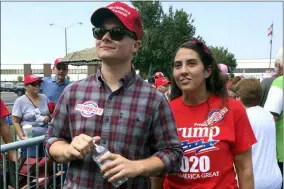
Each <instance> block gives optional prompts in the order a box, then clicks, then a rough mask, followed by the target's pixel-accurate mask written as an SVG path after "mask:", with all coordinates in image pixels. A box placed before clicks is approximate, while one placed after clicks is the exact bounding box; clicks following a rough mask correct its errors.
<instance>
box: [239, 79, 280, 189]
mask: <svg viewBox="0 0 284 189" xmlns="http://www.w3.org/2000/svg"><path fill="white" fill-rule="evenodd" d="M235 92H236V95H237V100H240V101H241V102H242V103H243V105H244V106H245V107H246V111H247V115H248V118H249V121H250V124H251V126H252V129H253V131H254V134H255V137H256V139H257V143H256V144H254V145H253V146H252V161H253V173H254V186H255V189H280V188H281V185H282V175H281V171H280V168H279V167H278V164H277V155H276V128H275V121H274V119H273V116H272V114H271V113H270V112H269V111H267V110H265V109H263V108H262V107H261V106H259V102H260V100H261V97H262V88H261V85H260V82H259V80H258V79H254V78H249V79H242V80H241V81H240V82H239V83H238V84H237V85H236V86H235Z"/></svg>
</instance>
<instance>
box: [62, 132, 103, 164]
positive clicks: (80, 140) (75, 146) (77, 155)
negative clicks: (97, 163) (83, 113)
mask: <svg viewBox="0 0 284 189" xmlns="http://www.w3.org/2000/svg"><path fill="white" fill-rule="evenodd" d="M99 140H100V137H98V136H96V137H90V136H88V135H85V134H80V135H79V136H76V137H74V139H73V141H72V142H71V144H70V145H69V147H68V148H67V149H66V151H65V152H64V156H65V157H66V158H67V159H69V160H76V159H83V158H84V156H85V155H86V154H88V153H89V152H91V151H92V149H93V147H94V145H93V142H97V141H99Z"/></svg>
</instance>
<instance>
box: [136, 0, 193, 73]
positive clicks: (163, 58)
mask: <svg viewBox="0 0 284 189" xmlns="http://www.w3.org/2000/svg"><path fill="white" fill-rule="evenodd" d="M132 4H133V6H134V7H135V8H136V9H138V10H139V12H140V15H141V18H142V22H143V27H144V36H143V39H142V46H141V49H140V50H139V51H138V52H137V53H136V54H135V55H134V57H133V63H134V66H135V68H136V69H139V70H140V73H141V75H148V76H149V75H152V74H153V73H154V72H157V71H161V72H163V73H164V74H165V75H168V76H169V75H171V72H172V61H173V56H174V53H175V51H176V50H177V48H178V47H179V46H180V45H181V44H182V43H184V42H186V41H188V40H190V39H191V38H192V37H193V36H194V34H195V27H194V26H193V25H192V23H193V22H194V20H193V19H192V15H191V14H190V15H189V14H187V13H186V12H184V11H183V10H175V11H173V7H170V8H169V13H168V14H165V13H164V11H163V8H162V5H161V3H160V2H159V1H132Z"/></svg>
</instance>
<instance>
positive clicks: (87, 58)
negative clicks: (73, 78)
mask: <svg viewBox="0 0 284 189" xmlns="http://www.w3.org/2000/svg"><path fill="white" fill-rule="evenodd" d="M62 62H63V63H66V64H70V65H73V66H85V65H87V66H89V65H98V64H100V63H101V60H100V59H99V58H98V57H97V56H96V48H95V47H93V48H87V49H83V50H81V51H76V52H73V53H69V54H67V55H66V56H65V57H64V58H63V59H62Z"/></svg>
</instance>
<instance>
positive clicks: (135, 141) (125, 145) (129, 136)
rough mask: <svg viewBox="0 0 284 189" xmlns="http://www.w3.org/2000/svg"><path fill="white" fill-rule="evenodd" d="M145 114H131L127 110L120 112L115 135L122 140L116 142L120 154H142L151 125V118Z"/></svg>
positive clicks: (141, 112)
mask: <svg viewBox="0 0 284 189" xmlns="http://www.w3.org/2000/svg"><path fill="white" fill-rule="evenodd" d="M145 112H146V111H145ZM145 112H143V111H139V112H134V113H132V112H130V111H129V110H122V111H121V112H120V115H119V119H118V127H117V133H118V135H120V138H121V139H123V140H118V141H117V143H118V146H119V147H120V151H121V152H122V153H124V154H127V153H128V152H129V153H130V156H132V155H134V156H136V155H138V153H144V149H145V144H146V143H147V142H148V138H149V129H150V124H151V117H150V116H148V115H146V113H145ZM135 154H136V155H135Z"/></svg>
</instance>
